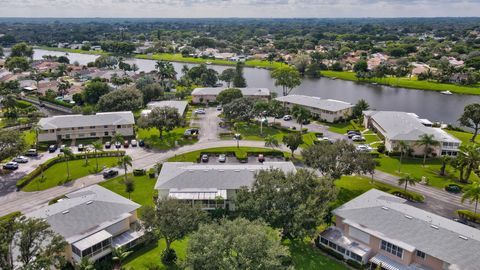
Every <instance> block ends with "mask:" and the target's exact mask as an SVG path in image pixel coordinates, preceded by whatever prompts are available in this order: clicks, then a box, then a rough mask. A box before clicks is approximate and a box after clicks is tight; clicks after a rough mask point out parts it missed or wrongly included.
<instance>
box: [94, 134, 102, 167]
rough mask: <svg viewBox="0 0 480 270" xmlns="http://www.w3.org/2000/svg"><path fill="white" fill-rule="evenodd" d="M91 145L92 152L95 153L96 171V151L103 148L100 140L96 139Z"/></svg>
mask: <svg viewBox="0 0 480 270" xmlns="http://www.w3.org/2000/svg"><path fill="white" fill-rule="evenodd" d="M92 145H93V152H94V153H95V161H96V165H97V167H96V171H97V172H98V155H97V151H102V150H103V144H102V142H101V141H96V142H93V143H92Z"/></svg>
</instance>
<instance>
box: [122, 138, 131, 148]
mask: <svg viewBox="0 0 480 270" xmlns="http://www.w3.org/2000/svg"><path fill="white" fill-rule="evenodd" d="M129 146H130V143H129V142H128V140H125V141H124V142H123V147H124V148H128V147H129Z"/></svg>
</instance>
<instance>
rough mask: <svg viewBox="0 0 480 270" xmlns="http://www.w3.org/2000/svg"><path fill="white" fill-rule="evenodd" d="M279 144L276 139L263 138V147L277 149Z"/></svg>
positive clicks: (271, 137)
mask: <svg viewBox="0 0 480 270" xmlns="http://www.w3.org/2000/svg"><path fill="white" fill-rule="evenodd" d="M279 145H280V144H279V142H278V140H277V138H275V137H273V136H272V135H268V136H267V137H265V147H271V148H272V149H274V148H275V147H278V146H279Z"/></svg>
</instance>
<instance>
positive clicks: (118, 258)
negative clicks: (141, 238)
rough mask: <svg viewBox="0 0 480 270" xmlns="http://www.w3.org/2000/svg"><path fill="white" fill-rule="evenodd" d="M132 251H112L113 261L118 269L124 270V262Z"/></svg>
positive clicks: (121, 248)
mask: <svg viewBox="0 0 480 270" xmlns="http://www.w3.org/2000/svg"><path fill="white" fill-rule="evenodd" d="M131 253H132V251H129V250H125V249H124V248H123V247H119V248H114V249H113V250H112V261H113V262H114V263H115V264H116V267H117V268H116V269H122V262H123V260H125V258H127V257H128V256H129V255H130V254H131Z"/></svg>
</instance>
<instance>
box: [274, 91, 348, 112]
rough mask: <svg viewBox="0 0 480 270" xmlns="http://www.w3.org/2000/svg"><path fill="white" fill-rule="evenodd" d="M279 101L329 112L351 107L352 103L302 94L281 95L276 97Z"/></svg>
mask: <svg viewBox="0 0 480 270" xmlns="http://www.w3.org/2000/svg"><path fill="white" fill-rule="evenodd" d="M277 100H278V101H280V102H288V103H291V104H297V105H301V106H306V107H311V108H315V109H320V110H326V111H331V112H337V111H341V110H345V109H348V108H352V107H353V106H354V105H353V104H350V103H348V102H345V101H340V100H336V99H323V98H320V97H311V96H304V95H288V96H283V97H278V98H277Z"/></svg>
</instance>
